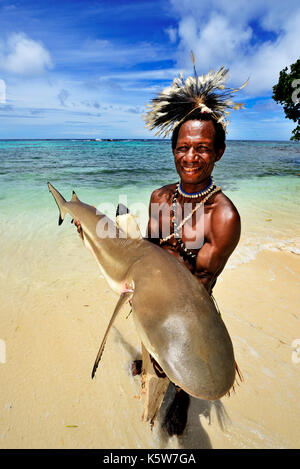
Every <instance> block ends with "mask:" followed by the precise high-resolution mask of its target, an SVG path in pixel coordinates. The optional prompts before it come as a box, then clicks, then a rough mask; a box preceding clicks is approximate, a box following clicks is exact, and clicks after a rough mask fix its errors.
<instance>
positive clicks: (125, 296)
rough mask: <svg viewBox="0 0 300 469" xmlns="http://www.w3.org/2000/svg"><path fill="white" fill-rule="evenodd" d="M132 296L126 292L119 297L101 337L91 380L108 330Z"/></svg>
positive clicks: (130, 292)
mask: <svg viewBox="0 0 300 469" xmlns="http://www.w3.org/2000/svg"><path fill="white" fill-rule="evenodd" d="M132 295H133V292H132V291H126V292H123V293H121V296H120V298H119V301H118V303H117V305H116V307H115V310H114V312H113V315H112V317H111V320H110V321H109V324H108V326H107V329H106V332H105V334H104V337H103V340H102V343H101V345H100V348H99V352H98V354H97V357H96V360H95V363H94V367H93V371H92V379H93V378H94V376H95V373H96V370H97V368H98V364H99V362H100V360H101V356H102V353H103V350H104V347H105V343H106V339H107V336H108V333H109V331H110V328H111V326H112V324H113V322H114V320H115V319H116V316H117V314H118V312H119V311H120V309H121V308H122V306H123V305H124V304H125V303H126V301H128V300H130V299H131V297H132Z"/></svg>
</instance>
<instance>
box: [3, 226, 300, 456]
mask: <svg viewBox="0 0 300 469" xmlns="http://www.w3.org/2000/svg"><path fill="white" fill-rule="evenodd" d="M63 227H64V229H63V228H60V230H59V229H58V228H57V225H56V220H55V224H54V223H53V224H52V229H53V231H52V232H51V231H50V232H49V233H48V234H47V236H43V237H39V236H38V235H39V233H37V234H36V236H31V237H30V236H29V235H24V239H23V242H22V243H16V240H15V239H13V238H11V239H10V240H6V245H5V250H4V252H3V255H2V257H1V269H0V272H1V285H2V287H1V306H0V314H1V330H0V339H1V340H2V341H4V342H5V346H6V357H5V363H3V362H2V363H0V381H1V390H0V447H1V448H149V449H151V448H297V447H299V441H300V432H299V417H300V400H299V397H300V363H298V362H297V360H295V357H297V354H296V351H294V355H292V354H293V350H294V348H295V347H294V348H293V346H292V343H293V341H295V339H300V315H299V304H300V289H299V280H300V268H299V256H298V255H297V254H295V253H293V252H285V251H281V250H280V249H277V250H267V249H264V250H261V251H260V252H258V254H257V255H256V257H255V256H254V259H253V260H248V261H247V262H244V263H239V262H238V263H237V265H234V263H235V259H238V253H237V254H236V256H235V258H234V257H233V259H232V263H231V267H230V264H229V266H228V268H227V269H225V271H224V272H223V273H222V275H221V278H220V279H219V281H218V283H217V286H216V288H215V291H214V295H215V298H216V300H217V302H218V304H219V307H220V309H221V313H222V317H223V320H224V321H225V324H226V326H227V328H228V330H229V333H230V335H231V337H232V341H233V344H234V349H235V355H236V360H237V362H238V364H239V367H240V369H241V371H242V373H243V376H244V381H243V382H242V383H241V384H240V385H239V386H236V390H235V393H232V394H231V396H230V397H224V398H222V399H221V400H219V401H216V402H207V401H202V400H197V399H194V398H192V401H191V406H190V409H189V419H188V425H187V428H186V431H185V433H184V434H183V435H182V437H179V438H177V437H176V436H174V437H172V438H168V437H167V435H166V434H165V433H164V432H163V431H162V430H161V428H160V424H159V421H158V422H157V423H156V425H155V426H154V429H153V431H151V429H150V426H149V425H148V424H146V423H143V422H141V415H142V408H143V404H142V401H141V400H139V399H138V396H139V394H140V377H135V378H133V377H131V376H130V374H129V363H130V361H131V360H132V359H135V358H137V357H140V344H139V339H138V337H137V335H136V332H135V328H134V324H133V320H132V318H131V317H130V316H129V318H128V319H126V316H127V313H128V311H129V308H125V309H124V312H123V313H122V314H121V315H119V316H118V318H117V320H116V322H115V326H114V328H113V330H112V332H111V334H110V336H109V338H108V341H107V345H106V348H105V352H104V354H103V358H102V362H101V366H100V367H99V369H98V371H97V374H96V377H95V379H94V380H92V379H91V369H92V366H93V363H94V359H95V356H96V354H97V351H98V347H99V344H100V340H101V339H102V336H103V334H104V331H105V329H106V326H107V324H108V321H109V319H110V316H111V314H112V311H113V308H114V305H115V303H116V301H117V297H116V295H115V294H113V293H112V292H111V291H110V290H109V287H108V286H107V284H106V282H105V280H104V279H103V278H101V276H100V274H99V271H98V267H97V265H96V263H95V261H94V259H93V258H92V256H91V255H90V253H88V252H87V251H86V249H84V248H83V247H82V245H81V242H80V240H79V239H78V237H77V236H76V235H75V234H74V228H73V226H72V225H70V224H69V223H68V224H66V225H65V224H64V225H63ZM232 266H234V268H233V267H232ZM294 346H295V344H294ZM298 355H299V358H300V353H299V354H298ZM292 357H294V360H292ZM2 359H3V354H2ZM2 361H3V360H2ZM170 399H171V395H170V393H167V396H166V401H165V402H164V404H163V406H162V408H161V412H160V415H159V419H161V418H162V416H163V413H164V411H165V409H166V405H167V403H168V402H169V401H170Z"/></svg>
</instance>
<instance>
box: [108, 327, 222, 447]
mask: <svg viewBox="0 0 300 469" xmlns="http://www.w3.org/2000/svg"><path fill="white" fill-rule="evenodd" d="M114 329H115V333H116V336H115V337H116V339H117V340H118V342H119V343H120V344H122V346H123V347H124V349H125V350H126V352H127V353H128V355H129V356H130V357H132V360H137V359H141V355H140V354H139V353H137V351H136V349H135V348H134V347H132V346H131V345H130V344H129V343H128V342H127V341H126V340H125V339H124V337H123V336H122V334H120V332H119V331H118V329H116V328H114ZM137 355H138V356H137ZM175 392H176V391H175V388H174V386H173V385H172V384H170V385H169V387H168V389H167V392H166V394H165V397H164V400H163V403H162V405H161V408H160V411H159V414H158V417H157V420H158V422H157V423H159V425H157V427H156V428H157V430H156V436H157V439H158V441H159V443H160V448H165V447H168V446H169V443H170V436H169V435H168V434H167V433H166V432H165V430H164V429H163V428H162V423H163V421H164V416H165V414H166V411H167V409H168V407H169V406H170V404H171V403H172V401H173V399H174V396H175ZM213 412H214V413H215V415H216V417H217V421H218V425H219V427H220V428H221V430H222V431H225V430H226V428H227V426H228V425H229V424H230V418H229V416H228V414H227V412H226V409H225V407H224V405H223V403H222V402H221V401H220V400H216V401H205V400H202V399H196V398H194V397H191V396H190V406H189V411H188V421H187V426H186V428H185V430H184V432H183V434H182V435H180V436H173V437H172V438H177V439H178V446H179V448H184V449H212V448H213V447H212V444H211V441H210V438H209V436H208V434H207V432H206V430H205V429H204V428H203V426H202V424H201V420H200V417H201V416H203V417H205V418H206V419H207V420H208V424H209V425H210V424H211V422H212V413H213Z"/></svg>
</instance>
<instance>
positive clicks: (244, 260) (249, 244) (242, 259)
mask: <svg viewBox="0 0 300 469" xmlns="http://www.w3.org/2000/svg"><path fill="white" fill-rule="evenodd" d="M264 250H267V251H277V252H278V251H284V252H288V253H291V254H295V255H297V256H300V242H299V240H297V239H293V240H282V239H281V240H275V239H272V240H269V241H267V242H266V240H264V241H263V240H254V239H251V238H248V239H247V240H245V241H244V242H243V243H241V244H240V245H239V246H238V247H237V248H236V250H235V251H234V253H233V254H232V256H231V257H230V258H229V260H228V262H227V264H226V269H228V270H232V269H236V268H237V267H239V266H240V265H242V264H248V263H249V262H251V261H254V260H255V259H256V257H257V255H258V254H259V253H260V252H262V251H264Z"/></svg>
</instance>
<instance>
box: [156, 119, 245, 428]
mask: <svg viewBox="0 0 300 469" xmlns="http://www.w3.org/2000/svg"><path fill="white" fill-rule="evenodd" d="M196 116H197V117H196ZM172 150H173V155H174V160H175V166H176V170H177V173H178V175H179V177H180V188H181V192H182V193H179V195H178V197H176V203H177V204H178V205H179V206H180V207H181V209H182V211H181V213H185V211H184V206H185V204H187V203H188V204H190V205H191V206H190V207H189V208H190V210H192V209H194V208H195V207H197V205H200V204H201V202H203V200H204V198H206V199H207V201H206V202H205V203H204V204H203V213H202V216H201V217H200V218H198V223H197V218H196V217H195V218H196V220H193V219H192V222H191V223H189V225H188V226H187V225H185V224H184V225H183V226H182V232H181V237H179V236H177V237H171V238H170V239H167V240H166V241H164V240H163V236H162V232H163V227H166V226H168V227H170V232H171V233H172V230H173V226H174V221H173V216H174V215H173V211H172V203H173V200H174V194H175V193H176V188H177V184H169V185H167V186H164V187H161V188H160V189H156V190H155V191H154V192H153V193H152V195H151V199H150V208H149V223H148V239H149V240H150V241H151V242H153V243H156V244H159V243H160V244H161V247H162V248H163V249H165V250H167V251H168V252H169V253H170V254H171V255H173V256H175V257H176V258H177V259H179V260H180V261H181V262H183V263H184V264H185V265H186V267H187V268H188V269H189V270H190V271H191V272H192V273H193V275H195V276H196V277H197V278H198V279H199V282H201V283H202V284H203V285H204V287H205V288H206V289H207V291H208V292H209V294H211V293H212V289H213V287H214V285H215V283H216V280H217V277H218V276H219V275H220V273H221V272H222V270H223V269H224V267H225V264H226V262H227V260H228V258H229V256H230V255H231V253H232V252H233V250H234V249H235V247H236V245H237V244H238V241H239V238H240V231H241V224H240V217H239V214H238V211H237V209H236V208H235V206H234V205H233V203H232V202H231V201H230V200H229V199H228V197H226V195H225V194H223V193H222V192H221V191H220V190H218V191H216V192H215V193H212V192H213V191H211V196H210V197H209V194H208V196H207V195H204V196H203V195H202V194H201V192H204V191H205V189H206V188H207V187H209V185H210V184H211V182H210V181H211V174H212V171H213V169H214V165H215V163H216V162H217V161H219V160H220V159H221V157H222V155H223V153H224V151H225V132H224V129H223V127H222V125H221V124H218V123H217V122H215V121H214V120H213V119H212V118H208V117H207V115H206V114H204V115H201V114H199V113H198V114H197V113H196V114H195V118H193V116H189V117H188V118H187V120H184V121H183V122H182V123H181V125H180V126H179V127H177V128H176V131H175V132H174V133H173V137H172ZM184 193H186V195H185V194H184ZM191 194H192V195H193V197H190V195H191ZM195 194H196V197H195ZM197 194H199V195H197ZM158 204H159V206H160V207H164V206H168V208H169V210H164V209H162V210H159V211H158V210H157V205H158ZM153 207H155V209H154V210H153ZM157 233H158V234H159V237H157ZM153 234H154V237H153ZM197 238H198V239H200V240H203V244H202V246H201V247H198V249H192V250H189V249H187V248H185V249H183V246H188V245H189V243H190V242H191V240H193V239H197ZM188 406H189V396H188V395H187V394H186V393H185V392H184V391H182V390H179V389H178V390H177V392H176V395H175V399H174V401H173V403H172V404H171V406H170V408H169V409H168V412H167V414H166V417H165V421H164V427H165V429H166V431H167V432H168V433H169V434H170V435H173V434H177V435H178V434H181V433H182V432H183V430H184V428H185V425H186V421H187V410H188Z"/></svg>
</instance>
